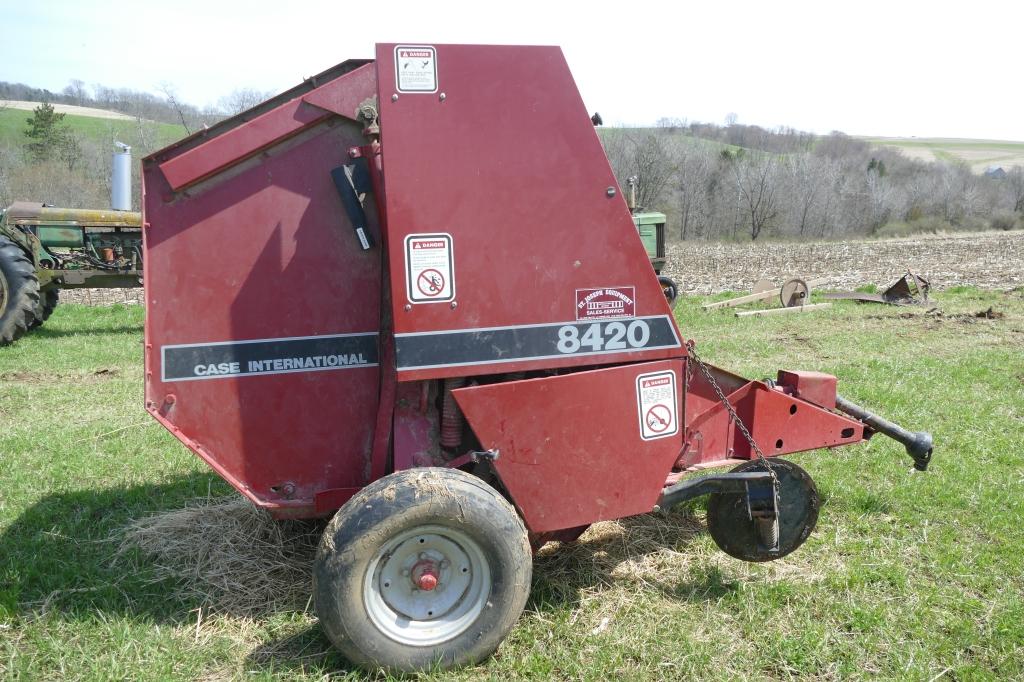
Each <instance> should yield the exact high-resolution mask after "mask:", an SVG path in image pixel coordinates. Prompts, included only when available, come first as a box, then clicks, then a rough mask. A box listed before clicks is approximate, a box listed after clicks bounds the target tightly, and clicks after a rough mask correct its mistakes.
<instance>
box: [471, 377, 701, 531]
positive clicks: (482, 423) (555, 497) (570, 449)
mask: <svg viewBox="0 0 1024 682" xmlns="http://www.w3.org/2000/svg"><path fill="white" fill-rule="evenodd" d="M669 369H671V370H674V371H675V372H676V377H677V385H681V384H682V381H681V379H680V378H681V377H682V369H683V362H682V361H681V360H665V361H660V362H646V363H638V364H633V365H627V366H623V367H613V368H608V369H598V370H593V371H584V372H577V373H575V374H568V375H565V376H556V377H547V378H543V379H527V380H524V381H513V382H506V383H501V384H493V385H490V386H478V387H474V388H463V389H459V390H457V391H454V394H455V396H456V398H457V399H458V402H459V406H460V407H461V408H462V410H463V412H465V414H466V418H467V419H468V420H469V424H470V426H471V427H472V428H473V431H474V432H475V433H476V436H477V438H479V439H480V442H481V444H482V445H483V447H484V448H487V449H497V450H499V451H500V454H499V456H498V459H497V460H496V461H495V463H494V466H495V468H496V469H497V471H498V475H499V476H500V477H501V481H502V483H503V484H504V485H505V487H506V488H507V489H508V492H509V494H510V495H511V496H512V499H513V500H514V501H515V504H516V506H517V507H518V508H519V510H520V511H521V512H522V514H523V519H524V520H525V522H526V525H527V527H528V528H529V529H530V531H531V532H533V533H543V532H546V531H554V530H560V529H563V528H573V527H575V526H582V525H586V524H589V523H593V522H595V521H600V520H603V519H616V518H620V517H623V516H630V515H632V514H643V513H646V512H649V511H651V509H652V508H653V507H654V505H655V503H656V502H657V500H658V496H659V495H660V494H661V488H662V484H663V483H664V481H665V477H666V475H667V474H668V473H669V471H670V469H671V466H672V462H673V461H674V460H675V458H676V455H677V454H678V453H679V450H680V447H681V446H682V433H681V432H679V433H677V434H676V435H674V436H667V437H665V438H659V439H656V440H649V441H644V440H642V439H641V438H640V423H639V415H638V412H637V411H638V409H639V407H638V405H637V392H636V378H637V376H638V375H640V374H647V373H650V372H657V371H662V370H669ZM680 398H681V396H680ZM677 414H682V404H681V400H680V404H678V405H677Z"/></svg>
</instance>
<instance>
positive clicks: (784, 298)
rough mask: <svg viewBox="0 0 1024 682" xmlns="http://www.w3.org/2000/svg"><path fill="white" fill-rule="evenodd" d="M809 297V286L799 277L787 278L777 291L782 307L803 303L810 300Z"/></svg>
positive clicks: (791, 306)
mask: <svg viewBox="0 0 1024 682" xmlns="http://www.w3.org/2000/svg"><path fill="white" fill-rule="evenodd" d="M810 298H811V288H810V287H809V286H807V282H805V281H804V280H802V279H800V278H799V277H794V278H793V279H787V280H786V281H785V283H784V284H783V285H782V289H781V291H780V292H779V300H780V301H781V302H782V307H783V308H793V307H795V306H798V305H804V304H806V303H807V302H808V301H809V300H810Z"/></svg>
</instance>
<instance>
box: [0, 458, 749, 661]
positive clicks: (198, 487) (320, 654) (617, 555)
mask: <svg viewBox="0 0 1024 682" xmlns="http://www.w3.org/2000/svg"><path fill="white" fill-rule="evenodd" d="M208 495H213V496H215V497H220V496H229V495H230V490H229V488H228V487H227V485H226V484H224V483H223V482H222V481H220V479H218V478H216V477H215V476H214V475H212V474H207V473H195V474H191V475H188V476H181V477H178V478H175V479H173V480H171V481H170V482H168V483H164V484H160V485H141V486H134V487H127V488H108V489H100V490H81V491H72V492H66V493H54V494H51V495H48V496H46V497H44V498H42V499H41V500H39V501H38V502H37V503H35V504H34V505H32V506H31V507H29V508H28V509H26V510H25V511H24V512H23V513H22V514H21V516H20V517H18V518H17V519H16V520H15V521H14V523H12V524H11V525H10V526H8V527H7V528H6V529H5V530H4V531H3V533H2V535H0V618H2V617H12V618H15V619H21V618H24V619H35V618H60V619H62V620H82V621H88V620H91V619H94V618H95V617H96V614H97V612H99V613H103V614H113V615H118V616H125V617H127V618H129V619H130V620H137V621H140V622H143V623H149V622H151V623H158V624H168V625H172V626H177V625H185V624H191V623H193V622H194V621H195V613H196V610H197V609H198V608H200V607H204V609H207V608H208V607H209V603H208V602H207V601H206V600H204V599H203V598H202V597H201V596H200V595H199V594H197V595H195V596H189V597H182V594H181V591H180V590H178V589H176V585H175V583H174V582H173V581H171V580H154V577H155V576H156V575H157V571H155V566H154V565H153V564H152V562H151V561H150V560H149V559H148V558H147V557H145V556H134V557H125V556H118V555H117V542H115V541H113V540H112V539H111V538H112V537H113V536H115V535H116V534H117V532H118V531H119V530H121V529H123V528H125V527H126V526H127V525H128V524H129V523H130V522H132V521H133V520H135V519H139V518H141V517H146V516H150V515H152V514H156V513H159V512H165V511H166V512H176V511H179V510H181V509H182V508H183V507H185V506H186V504H187V503H188V502H189V501H192V500H195V499H197V498H204V497H206V496H208ZM213 523H214V525H215V524H216V522H215V520H214V521H213ZM701 532H703V524H701V523H700V522H699V521H697V520H696V519H695V518H694V517H693V516H692V515H689V514H688V513H685V512H683V513H673V514H668V515H665V516H640V517H633V518H628V519H622V520H620V521H618V522H615V523H604V524H600V525H598V526H595V527H594V528H592V529H591V530H590V531H589V532H588V533H587V534H585V535H584V536H583V537H582V538H581V539H580V540H579V541H576V542H573V543H563V544H561V545H549V546H548V547H546V548H544V549H543V550H542V551H541V552H540V554H539V555H538V556H536V557H535V560H534V578H533V587H532V592H531V597H530V602H529V604H528V607H527V608H528V609H530V610H533V611H538V612H540V613H545V612H552V611H561V610H566V609H569V610H572V609H576V608H578V607H580V606H581V604H582V601H583V599H584V598H586V596H587V595H589V596H590V597H591V598H592V597H593V595H594V594H595V592H596V593H599V592H600V591H601V590H602V589H603V588H605V587H606V588H609V589H610V588H613V587H615V586H616V585H617V584H618V583H619V582H620V581H623V580H625V581H634V580H640V581H642V582H643V583H644V584H645V585H647V586H654V587H656V588H658V589H660V590H661V591H662V592H663V593H664V594H666V595H667V596H669V597H670V598H673V599H683V600H693V601H698V600H717V599H719V598H721V597H722V596H723V595H725V594H728V593H729V592H730V591H731V590H732V589H733V588H732V587H731V586H730V585H729V584H727V583H726V582H725V581H723V580H722V577H721V576H720V575H719V576H715V575H712V574H710V573H709V574H707V575H700V576H694V575H693V574H689V575H687V574H685V570H684V571H683V574H682V575H680V573H679V572H678V571H673V570H672V569H671V568H669V569H666V568H665V567H664V566H661V565H660V564H663V563H664V561H663V559H664V556H663V555H662V554H660V553H661V552H663V551H665V550H668V551H670V552H675V553H682V552H684V551H686V548H687V547H688V546H689V545H690V544H691V542H692V540H693V538H694V537H695V536H696V535H698V534H699V533H701ZM310 558H311V557H310ZM251 561H252V562H253V563H254V564H257V562H259V557H258V554H254V555H253V556H252V559H251ZM251 569H252V570H253V571H257V570H260V565H258V564H257V565H254V566H252V567H251ZM242 570H243V572H244V570H245V569H244V568H243V569H242ZM634 574H635V575H634ZM200 579H201V577H200ZM293 601H294V600H293ZM267 606H268V609H267V610H266V611H263V612H257V613H255V614H254V613H253V612H251V611H250V612H246V613H237V614H232V613H230V612H224V611H221V612H222V613H224V615H229V616H230V615H235V616H244V617H255V618H257V619H264V618H269V617H271V616H273V615H275V614H277V613H280V614H287V613H294V614H300V613H302V611H303V610H304V608H305V607H306V604H304V603H303V604H299V603H297V602H296V603H292V602H290V601H289V602H277V603H276V604H273V605H272V604H269V603H268V605H267ZM204 612H205V611H204ZM246 665H247V666H248V669H256V670H263V671H274V672H286V671H291V672H300V671H301V672H307V673H311V672H319V673H326V672H337V673H344V672H345V671H351V670H352V668H351V665H350V664H349V663H348V662H347V661H346V660H345V659H344V658H343V657H342V656H341V655H340V654H338V653H337V652H336V651H334V650H333V649H332V647H331V645H330V643H329V641H328V640H327V638H326V637H325V635H324V634H323V632H322V630H321V629H320V627H319V626H317V625H311V626H309V627H302V628H301V629H300V630H298V631H293V632H291V633H289V635H288V636H286V637H283V638H280V639H277V640H272V641H268V642H265V643H264V644H262V645H261V646H259V647H257V648H256V649H254V650H253V651H251V652H250V653H249V655H248V657H247V659H246Z"/></svg>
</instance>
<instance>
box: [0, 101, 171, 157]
mask: <svg viewBox="0 0 1024 682" xmlns="http://www.w3.org/2000/svg"><path fill="white" fill-rule="evenodd" d="M31 117H32V112H31V111H24V110H21V109H11V108H0V144H3V143H10V144H13V145H16V146H20V145H23V144H24V143H25V140H26V137H25V128H27V127H28V125H27V124H26V120H27V119H29V118H31ZM64 122H65V123H67V124H68V127H69V128H70V129H71V130H72V131H73V132H74V133H76V134H77V135H78V136H79V137H80V139H83V140H90V141H93V142H95V143H97V144H100V145H101V146H102V147H103V149H106V148H107V146H109V145H110V143H111V140H113V139H118V140H121V141H122V142H125V143H126V144H132V145H139V144H140V142H141V135H140V130H139V123H138V122H137V121H124V120H116V119H107V118H94V117H91V116H71V115H67V116H65V117H64ZM142 125H143V126H144V131H142V132H143V133H144V134H145V137H146V143H147V147H148V148H149V149H160V148H161V147H164V146H166V145H168V144H170V143H171V142H174V141H175V140H180V139H181V138H183V137H185V128H184V127H183V126H180V125H172V124H170V123H157V122H155V121H144V122H143V124H142Z"/></svg>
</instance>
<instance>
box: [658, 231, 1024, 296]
mask: <svg viewBox="0 0 1024 682" xmlns="http://www.w3.org/2000/svg"><path fill="white" fill-rule="evenodd" d="M668 256H669V261H668V265H667V267H666V272H665V274H667V275H669V276H670V277H672V278H673V279H675V280H676V281H677V282H678V283H679V286H680V289H681V291H682V292H683V293H687V294H712V293H716V292H719V291H726V290H732V291H744V290H749V289H750V288H751V287H752V286H753V285H754V283H755V282H756V281H757V280H759V279H761V278H765V279H769V280H772V281H774V282H776V283H781V282H782V281H784V280H785V279H787V278H788V277H792V276H801V277H804V278H805V279H811V278H819V277H822V278H826V279H827V283H826V284H825V285H824V286H823V287H822V288H824V289H834V290H845V289H854V288H856V287H859V286H864V285H866V284H875V285H879V286H881V285H886V284H889V283H891V282H892V281H893V280H895V279H896V278H897V277H900V276H901V275H902V274H903V273H904V272H905V271H906V269H907V268H910V269H912V270H913V271H914V272H916V273H917V274H919V275H921V276H922V277H924V278H925V279H927V280H929V281H930V282H931V283H932V287H933V288H936V289H946V288H949V287H951V286H957V285H973V286H977V287H981V288H984V289H1013V288H1016V287H1019V286H1022V285H1024V232H1020V231H1015V232H983V233H971V234H964V235H943V236H921V237H913V238H908V239H887V240H872V241H868V240H864V241H851V242H809V243H804V244H786V243H778V242H774V243H773V242H764V243H753V244H720V243H704V242H686V243H683V244H675V245H670V246H669V253H668Z"/></svg>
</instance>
